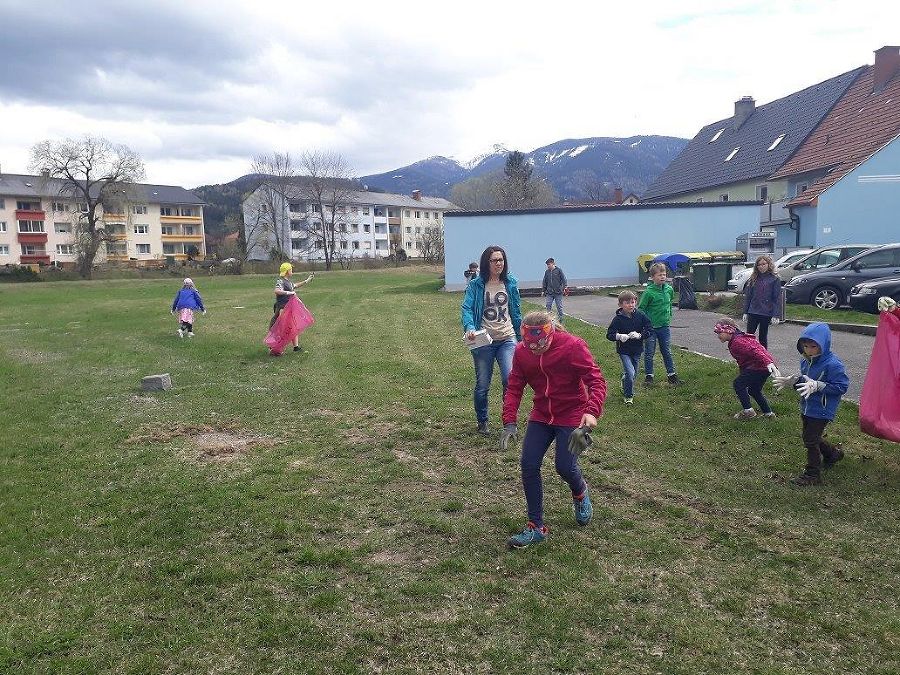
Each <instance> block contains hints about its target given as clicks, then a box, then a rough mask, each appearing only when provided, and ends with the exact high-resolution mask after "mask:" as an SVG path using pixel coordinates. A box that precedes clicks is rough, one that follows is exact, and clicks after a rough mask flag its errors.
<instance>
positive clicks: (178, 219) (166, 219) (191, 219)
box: [159, 215, 202, 223]
mask: <svg viewBox="0 0 900 675" xmlns="http://www.w3.org/2000/svg"><path fill="white" fill-rule="evenodd" d="M201 220H202V218H201V217H200V216H177V215H176V216H160V217H159V221H160V222H161V223H199V222H200V221H201Z"/></svg>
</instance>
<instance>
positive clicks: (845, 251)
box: [775, 244, 876, 284]
mask: <svg viewBox="0 0 900 675" xmlns="http://www.w3.org/2000/svg"><path fill="white" fill-rule="evenodd" d="M874 246H876V244H840V245H839V246H822V247H821V248H817V249H816V250H814V251H813V252H812V253H810V254H809V255H807V256H806V257H804V258H801V259H800V260H798V261H797V262H795V263H794V264H793V265H788V266H787V267H782V268H781V269H780V270H776V271H775V274H777V275H778V277H779V278H780V279H781V283H782V284H786V283H787V282H788V281H790V280H791V279H793V278H794V277H796V276H799V275H801V274H806V273H807V272H815V271H816V270H822V269H825V268H826V267H831V266H832V265H836V264H837V263H839V262H843V261H844V260H846V259H847V258H852V257H853V256H855V255H857V254H858V253H862V252H863V251H866V250H868V249H870V248H873V247H874Z"/></svg>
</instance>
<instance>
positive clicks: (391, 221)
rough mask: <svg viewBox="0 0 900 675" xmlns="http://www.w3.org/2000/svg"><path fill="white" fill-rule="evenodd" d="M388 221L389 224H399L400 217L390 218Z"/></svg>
mask: <svg viewBox="0 0 900 675" xmlns="http://www.w3.org/2000/svg"><path fill="white" fill-rule="evenodd" d="M387 221H388V225H399V224H400V219H399V218H388V219H387ZM376 222H377V221H376Z"/></svg>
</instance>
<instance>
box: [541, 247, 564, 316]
mask: <svg viewBox="0 0 900 675" xmlns="http://www.w3.org/2000/svg"><path fill="white" fill-rule="evenodd" d="M565 290H566V274H565V272H563V271H562V269H561V268H559V267H557V266H556V261H555V260H554V259H553V258H547V271H546V272H544V283H543V284H541V295H545V296H547V311H548V312H549V311H550V308H551V307H553V303H554V302H555V303H556V313H557V314H558V315H559V320H560V322H562V318H563V306H562V303H563V293H564V292H565Z"/></svg>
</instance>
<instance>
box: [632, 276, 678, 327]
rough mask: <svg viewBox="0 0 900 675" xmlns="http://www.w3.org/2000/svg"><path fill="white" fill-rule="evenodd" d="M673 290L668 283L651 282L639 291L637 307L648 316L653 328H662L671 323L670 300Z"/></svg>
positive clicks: (673, 293)
mask: <svg viewBox="0 0 900 675" xmlns="http://www.w3.org/2000/svg"><path fill="white" fill-rule="evenodd" d="M674 298H675V290H674V289H673V288H672V286H671V285H670V284H663V285H662V286H657V285H656V284H653V283H651V284H650V285H649V286H647V288H646V289H644V292H643V293H641V301H640V302H639V303H638V309H640V310H641V311H642V312H644V314H646V315H647V316H649V317H650V323H651V324H653V327H654V328H663V327H665V326H668V325H669V324H670V323H672V300H673V299H674Z"/></svg>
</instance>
